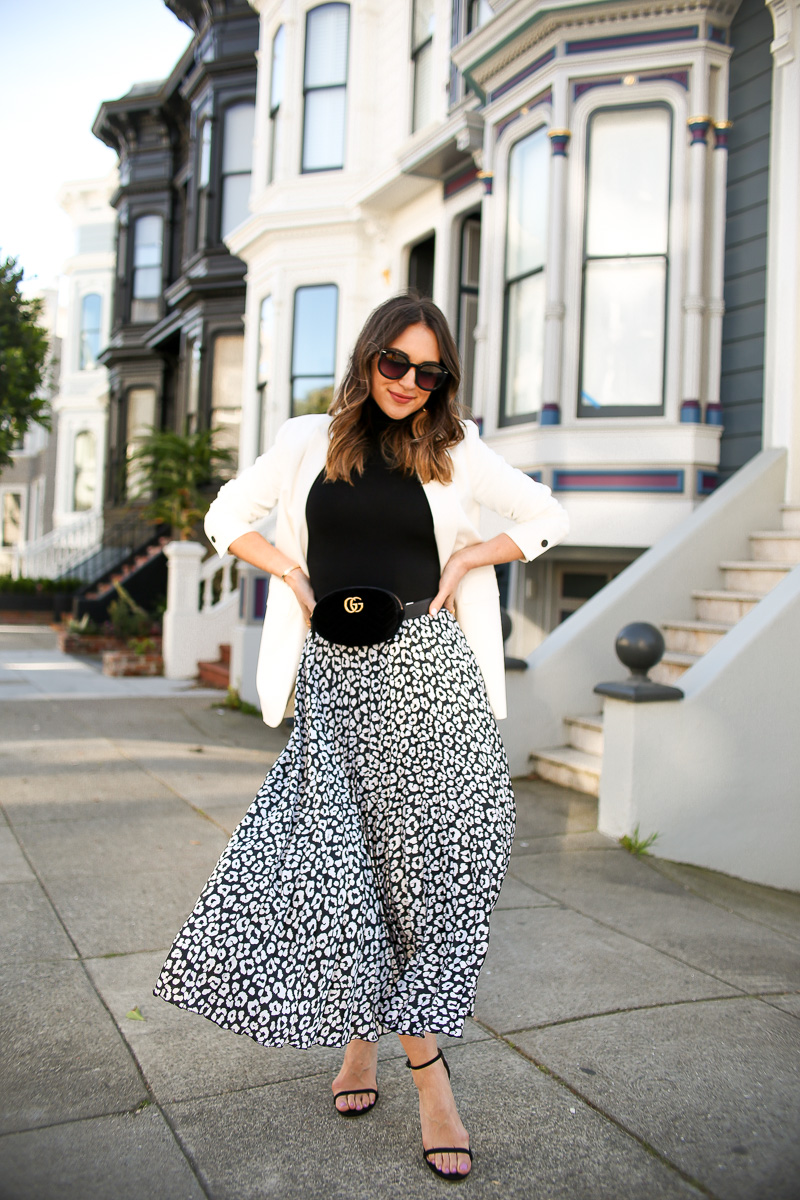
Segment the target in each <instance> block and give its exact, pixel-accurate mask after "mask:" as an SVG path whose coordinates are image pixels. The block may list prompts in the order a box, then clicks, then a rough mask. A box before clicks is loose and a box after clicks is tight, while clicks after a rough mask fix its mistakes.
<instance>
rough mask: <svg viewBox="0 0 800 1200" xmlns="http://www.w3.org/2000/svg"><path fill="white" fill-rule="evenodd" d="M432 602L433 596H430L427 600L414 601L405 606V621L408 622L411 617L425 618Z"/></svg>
mask: <svg viewBox="0 0 800 1200" xmlns="http://www.w3.org/2000/svg"><path fill="white" fill-rule="evenodd" d="M432 600H433V596H428V599H427V600H414V601H413V602H412V603H411V604H404V605H403V620H404V621H407V620H408V618H409V617H424V616H425V613H426V612H427V611H428V609H429V608H430V606H431V601H432Z"/></svg>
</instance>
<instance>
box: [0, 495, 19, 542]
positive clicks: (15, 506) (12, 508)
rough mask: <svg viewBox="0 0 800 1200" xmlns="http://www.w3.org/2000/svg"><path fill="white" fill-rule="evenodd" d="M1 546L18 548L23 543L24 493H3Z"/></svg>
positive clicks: (0, 526) (0, 531)
mask: <svg viewBox="0 0 800 1200" xmlns="http://www.w3.org/2000/svg"><path fill="white" fill-rule="evenodd" d="M2 502H3V503H2V514H0V546H18V545H19V544H20V542H21V541H22V493H21V492H3V493H2Z"/></svg>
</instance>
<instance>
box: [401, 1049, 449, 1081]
mask: <svg viewBox="0 0 800 1200" xmlns="http://www.w3.org/2000/svg"><path fill="white" fill-rule="evenodd" d="M439 1059H441V1060H442V1062H443V1063H444V1065H445V1070H447V1063H446V1062H445V1057H444V1055H443V1054H442V1052H441V1050H440V1051H439V1053H438V1054H437V1055H436V1056H435V1057H434V1058H429V1059H428V1061H427V1062H424V1063H418V1064H417V1065H416V1066H414V1064H413V1063H412V1062H411V1060H410V1059H409V1058H407V1059H406V1066H407V1067H410V1068H411V1070H412V1071H421V1070H422V1068H423V1067H432V1066H433V1064H434V1063H435V1062H438V1061H439ZM447 1073H448V1075H449V1074H450V1072H449V1071H448V1072H447Z"/></svg>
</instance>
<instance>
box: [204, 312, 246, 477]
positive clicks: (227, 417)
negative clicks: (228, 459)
mask: <svg viewBox="0 0 800 1200" xmlns="http://www.w3.org/2000/svg"><path fill="white" fill-rule="evenodd" d="M243 355H244V337H243V335H242V334H240V333H218V334H217V336H216V337H215V338H214V350H213V359H212V363H211V422H210V426H211V431H212V437H213V442H214V446H215V447H216V448H217V449H221V450H230V451H231V453H232V454H233V463H232V464H231V465H229V466H226V467H223V468H217V470H216V474H217V475H218V476H219V477H220V478H223V479H228V478H231V477H232V476H233V475H235V474H236V462H237V459H238V456H239V429H240V427H241V424H242V382H243V361H242V359H243Z"/></svg>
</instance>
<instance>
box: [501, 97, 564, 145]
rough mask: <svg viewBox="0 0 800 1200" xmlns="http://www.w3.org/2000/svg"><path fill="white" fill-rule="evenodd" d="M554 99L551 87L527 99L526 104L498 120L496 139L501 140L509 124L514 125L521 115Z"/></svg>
mask: <svg viewBox="0 0 800 1200" xmlns="http://www.w3.org/2000/svg"><path fill="white" fill-rule="evenodd" d="M552 99H553V93H552V90H551V89H550V88H545V90H544V91H543V92H539V93H538V94H537V95H536V96H534V97H533V98H532V99H531V100H526V101H525V103H524V104H521V105H520V107H519V108H517V109H515V110H514V112H512V113H511V114H510V115H509V116H507V117H506V118H505V119H504V120H503V121H499V122H498V124H497V128H496V131H495V135H494V137H495V141H499V140H500V137H501V136H502V134H504V133H505V131H506V130H507V129H508V127H509V125H513V124H514V122H515V121H518V120H519V118H520V117H522V116H526V115H527V114H528V113H529V112H530V110H531V109H532V108H535V107H536V105H537V104H549V103H550V101H551V100H552Z"/></svg>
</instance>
